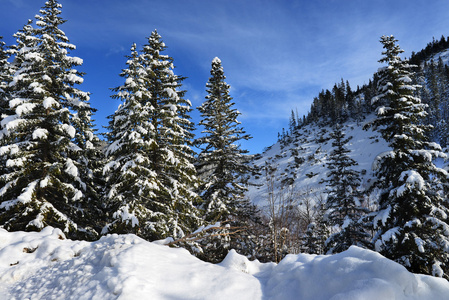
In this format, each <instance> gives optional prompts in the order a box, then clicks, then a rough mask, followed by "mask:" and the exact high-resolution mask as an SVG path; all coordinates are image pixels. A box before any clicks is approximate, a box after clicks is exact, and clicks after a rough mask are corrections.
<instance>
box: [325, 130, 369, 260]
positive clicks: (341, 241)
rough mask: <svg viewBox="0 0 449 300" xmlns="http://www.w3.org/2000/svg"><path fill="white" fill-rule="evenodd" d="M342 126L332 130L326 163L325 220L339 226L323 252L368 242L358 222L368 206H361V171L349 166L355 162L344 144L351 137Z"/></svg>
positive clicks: (333, 251)
mask: <svg viewBox="0 0 449 300" xmlns="http://www.w3.org/2000/svg"><path fill="white" fill-rule="evenodd" d="M342 129H343V127H342V126H341V125H336V126H335V129H334V132H333V133H331V137H332V139H333V142H332V147H333V150H332V152H331V153H330V155H329V162H328V163H327V167H328V169H329V173H328V174H327V177H328V179H327V180H326V183H327V187H328V198H327V201H326V208H327V209H328V211H329V213H328V214H329V215H328V222H329V225H331V226H338V227H339V229H340V231H339V232H337V233H335V234H333V235H331V236H330V238H329V240H328V241H327V244H326V252H329V253H338V252H342V251H345V250H346V249H348V248H349V247H350V246H351V245H358V246H361V247H367V246H368V244H369V242H368V238H369V235H368V234H367V233H366V232H365V230H364V228H363V224H362V223H361V222H360V218H361V217H362V216H363V215H364V214H366V213H367V209H366V208H363V207H362V204H363V197H362V194H361V192H360V191H359V185H360V174H359V172H357V171H355V170H353V169H352V167H353V166H355V165H357V163H356V161H354V160H353V159H352V158H351V157H349V153H350V152H351V151H350V150H348V149H347V148H346V147H345V145H346V144H347V143H348V142H349V140H350V139H351V138H347V139H345V134H344V132H343V130H342Z"/></svg>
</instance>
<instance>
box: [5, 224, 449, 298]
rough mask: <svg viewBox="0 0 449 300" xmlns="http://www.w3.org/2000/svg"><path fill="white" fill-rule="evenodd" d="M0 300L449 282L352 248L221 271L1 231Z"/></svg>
mask: <svg viewBox="0 0 449 300" xmlns="http://www.w3.org/2000/svg"><path fill="white" fill-rule="evenodd" d="M0 299H1V300H13V299H17V300H19V299H77V300H80V299H102V300H108V299H121V300H127V299H130V300H131V299H132V300H135V299H139V300H141V299H171V300H173V299H214V300H216V299H236V300H237V299H245V300H249V299H304V300H306V299H307V300H311V299H313V300H320V299H322V300H324V299H326V300H328V299H333V300H337V299H345V300H346V299H376V300H377V299H415V300H418V299H440V300H444V299H449V282H447V281H446V280H444V279H441V278H435V277H431V276H425V275H415V274H412V273H409V272H408V271H406V269H405V268H404V267H402V266H400V265H398V264H396V263H394V262H392V261H390V260H387V259H385V258H384V257H382V256H381V255H380V254H378V253H375V252H372V251H369V250H363V249H361V248H357V247H351V248H350V249H349V250H347V251H345V252H343V253H340V254H336V255H333V256H325V255H322V256H317V255H307V254H300V255H288V256H287V257H286V258H284V260H282V261H281V262H280V263H279V264H278V265H276V264H274V263H267V264H262V263H259V262H257V261H253V262H250V261H248V260H247V259H246V258H245V257H243V256H240V255H238V254H237V253H236V252H235V251H231V252H230V253H229V254H228V256H227V257H226V259H225V260H224V261H223V262H222V263H221V264H218V265H213V264H209V263H205V262H203V261H200V260H198V259H197V258H195V257H193V256H191V255H190V254H189V253H188V252H187V251H186V250H184V249H173V248H169V247H167V246H163V245H160V244H158V243H156V242H154V243H149V242H146V241H144V240H142V239H140V238H138V237H136V236H135V235H110V236H106V237H103V238H101V239H100V240H99V241H96V242H84V241H71V240H66V239H64V235H63V233H62V232H61V231H60V230H59V229H54V228H51V227H47V228H45V229H44V230H42V231H41V232H30V233H25V232H7V231H5V230H3V229H0Z"/></svg>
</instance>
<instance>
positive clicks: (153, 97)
mask: <svg viewBox="0 0 449 300" xmlns="http://www.w3.org/2000/svg"><path fill="white" fill-rule="evenodd" d="M165 48H166V46H165V44H164V43H163V41H162V39H161V36H160V35H159V34H158V33H157V31H153V32H152V33H151V36H150V37H149V38H148V43H147V44H146V45H144V47H143V50H142V51H141V53H138V51H137V50H136V46H135V45H133V46H132V48H131V56H129V57H128V61H127V66H128V67H127V68H126V69H124V70H123V72H122V73H121V74H120V76H122V77H124V78H125V83H124V85H122V86H120V87H117V88H115V89H114V91H115V92H116V94H115V95H114V96H113V98H117V99H121V100H122V101H123V104H122V105H120V106H119V108H118V109H117V111H116V112H115V113H114V115H112V116H110V119H111V120H110V122H109V126H108V129H109V132H108V133H107V138H108V141H109V146H108V147H107V160H108V163H107V164H106V166H105V168H104V174H105V176H106V177H107V193H106V198H107V200H106V201H107V203H108V210H110V212H111V217H112V219H111V222H110V224H108V225H107V226H106V227H105V228H104V231H103V232H104V233H108V232H119V233H128V232H132V233H135V234H137V235H139V236H141V237H143V238H145V239H147V240H156V239H161V238H166V237H173V238H180V237H182V236H183V235H184V234H186V233H189V232H191V231H193V230H195V229H196V228H197V226H199V223H200V220H199V218H198V213H197V210H196V208H195V204H196V202H198V201H199V197H198V195H197V194H196V193H194V192H193V189H194V188H196V185H197V178H196V171H195V167H194V165H193V163H192V161H193V151H192V150H191V148H190V146H189V145H190V144H191V139H192V137H193V134H192V128H193V124H192V123H191V122H190V120H189V117H188V112H189V110H190V106H191V104H190V102H189V101H188V100H185V99H184V98H183V96H184V93H185V91H183V90H180V89H179V88H180V87H181V82H182V80H183V78H181V77H178V76H176V75H175V74H174V73H173V68H174V67H173V59H172V58H171V57H169V56H167V55H163V54H162V52H163V51H164V50H165Z"/></svg>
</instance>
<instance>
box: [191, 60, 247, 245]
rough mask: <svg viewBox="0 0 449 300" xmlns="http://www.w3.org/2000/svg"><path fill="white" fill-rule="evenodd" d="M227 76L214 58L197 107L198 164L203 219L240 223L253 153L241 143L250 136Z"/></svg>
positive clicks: (224, 243) (237, 224) (236, 224)
mask: <svg viewBox="0 0 449 300" xmlns="http://www.w3.org/2000/svg"><path fill="white" fill-rule="evenodd" d="M225 78H226V77H225V75H224V72H223V67H222V65H221V61H220V60H219V59H218V58H215V59H214V60H213V61H212V68H211V77H210V78H209V81H208V83H207V84H206V87H207V96H206V101H205V102H204V103H203V104H202V105H201V106H200V107H198V110H199V111H200V113H201V117H202V119H201V121H200V122H199V125H201V126H203V128H204V130H203V131H202V133H203V136H201V137H199V138H197V139H196V141H195V143H196V145H197V146H198V147H199V148H200V149H201V151H200V153H199V154H198V158H197V163H196V167H197V172H198V176H199V178H200V180H201V181H202V183H201V185H200V187H199V194H200V196H201V198H202V199H203V204H202V206H201V209H202V211H203V214H204V219H205V220H206V221H207V222H211V223H214V222H217V221H219V222H223V221H231V222H232V224H233V225H234V226H240V223H241V222H242V220H241V217H242V215H241V214H242V213H244V212H243V211H242V207H240V204H241V202H242V201H243V198H244V193H245V191H246V190H247V184H248V183H247V180H248V177H249V174H250V173H251V171H252V169H251V167H250V166H249V164H248V162H249V160H250V159H251V156H250V155H247V153H248V151H246V150H243V149H241V148H240V146H239V145H238V142H239V141H241V140H248V139H250V138H251V137H250V136H249V135H248V134H246V133H245V131H244V130H243V128H242V127H240V126H239V125H240V122H239V121H237V117H238V116H239V115H240V112H239V111H237V109H235V108H233V106H234V104H235V103H233V102H232V98H231V96H230V95H229V85H228V84H227V83H226V82H225V81H224V80H225ZM226 239H229V237H226V238H225V239H224V240H222V245H221V247H225V248H228V247H229V245H228V241H227V240H226ZM219 247H220V246H217V245H216V247H213V248H219ZM212 251H214V250H212ZM222 252H224V251H222Z"/></svg>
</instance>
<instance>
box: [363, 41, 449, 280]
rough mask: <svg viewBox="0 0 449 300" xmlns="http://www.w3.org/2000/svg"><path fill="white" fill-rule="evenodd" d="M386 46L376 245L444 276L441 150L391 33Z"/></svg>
mask: <svg viewBox="0 0 449 300" xmlns="http://www.w3.org/2000/svg"><path fill="white" fill-rule="evenodd" d="M381 42H382V44H383V47H384V49H385V51H384V52H383V54H384V57H383V58H382V59H381V60H380V62H383V63H386V64H387V66H386V67H384V68H383V69H382V70H381V72H380V74H379V75H380V79H379V87H378V95H377V96H376V97H375V98H374V101H375V102H377V103H379V106H378V109H377V115H378V117H377V119H375V120H374V121H373V122H372V124H370V125H371V126H373V127H374V128H378V130H379V131H380V132H381V134H382V137H383V138H384V139H385V140H386V141H387V142H388V143H389V146H390V147H391V149H392V150H391V151H388V152H385V153H382V154H381V155H379V156H378V157H377V158H376V161H375V170H376V177H377V181H376V182H375V184H374V186H375V187H376V188H378V189H379V191H380V196H379V208H378V212H377V213H376V215H375V218H374V220H373V225H374V229H375V230H376V231H377V233H376V235H375V238H374V242H375V248H376V250H377V251H380V252H381V253H382V254H383V255H385V256H386V257H388V258H390V259H392V260H395V261H397V262H399V263H401V264H403V265H404V266H406V267H407V268H408V269H409V270H410V271H412V272H416V273H424V274H432V275H437V276H444V277H446V278H448V276H447V274H448V271H449V269H448V266H449V265H448V263H449V255H448V253H447V247H446V246H444V245H447V243H448V242H449V234H448V232H447V230H446V229H445V228H447V226H448V225H447V223H446V221H447V214H448V213H449V210H448V208H447V199H445V198H444V194H443V191H442V184H443V183H445V182H446V181H447V179H446V176H447V175H446V173H445V172H444V171H443V170H441V169H440V168H437V167H436V166H435V165H434V163H433V158H435V157H439V156H443V154H442V153H441V152H440V150H441V148H440V147H439V145H437V144H435V143H430V142H429V141H428V139H427V136H426V133H427V132H428V131H429V130H430V127H429V126H428V125H424V124H423V122H422V120H423V118H424V117H425V116H426V113H425V108H426V106H425V105H424V104H422V103H421V101H420V99H419V98H417V97H415V96H414V95H413V94H414V92H415V91H416V88H417V86H416V85H413V84H412V79H411V78H412V75H413V74H412V73H411V70H410V65H409V64H408V62H407V61H406V60H402V59H401V58H400V57H399V54H400V53H402V50H401V49H400V48H399V46H397V45H396V39H395V38H394V37H393V36H388V37H386V36H383V37H382V38H381Z"/></svg>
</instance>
